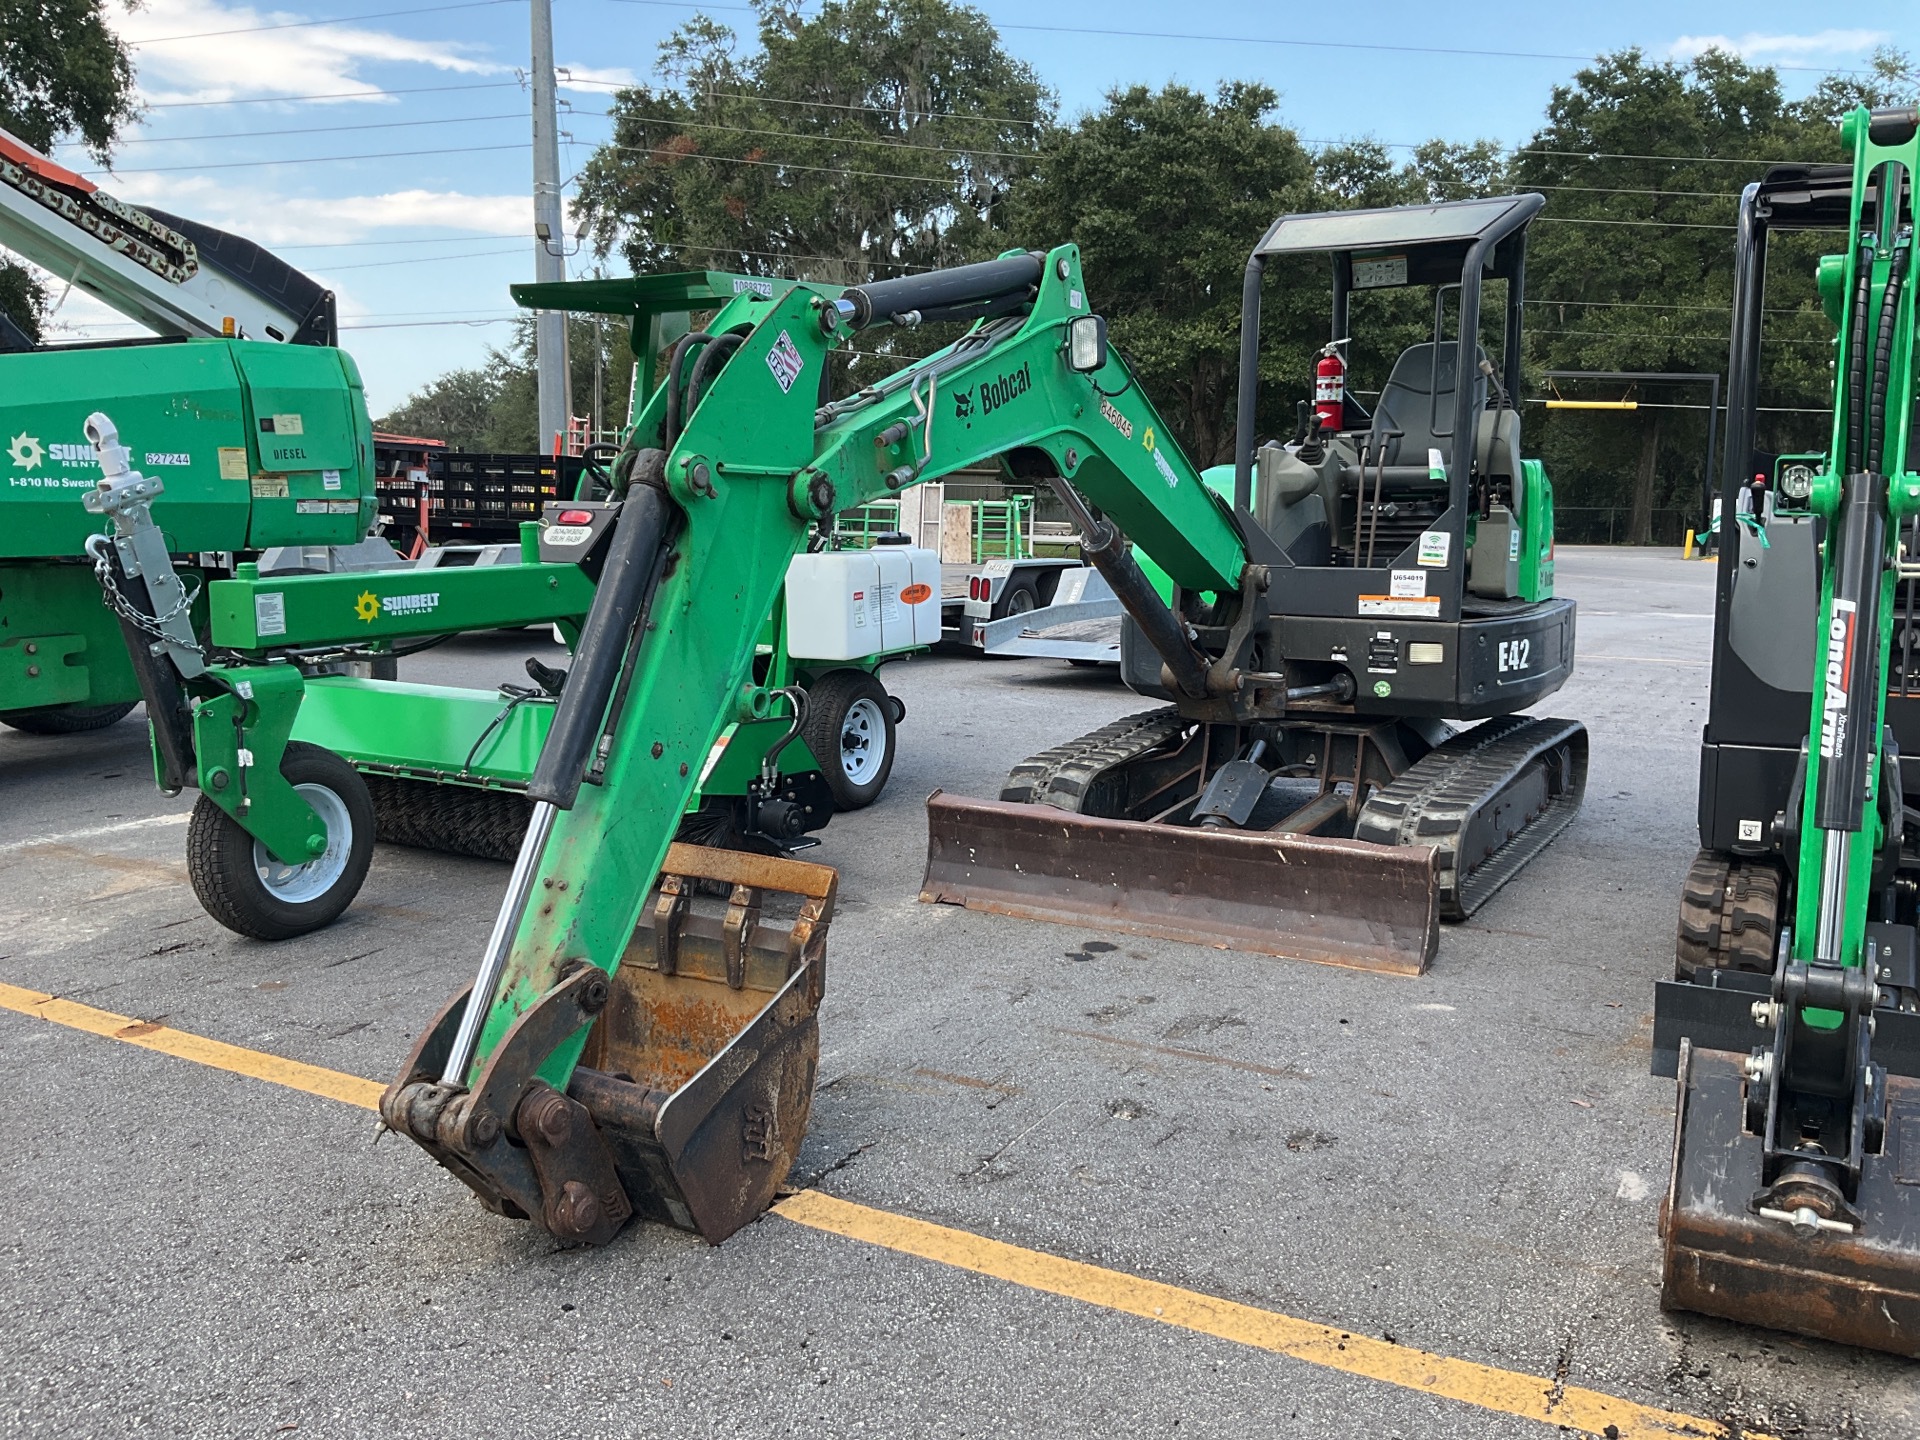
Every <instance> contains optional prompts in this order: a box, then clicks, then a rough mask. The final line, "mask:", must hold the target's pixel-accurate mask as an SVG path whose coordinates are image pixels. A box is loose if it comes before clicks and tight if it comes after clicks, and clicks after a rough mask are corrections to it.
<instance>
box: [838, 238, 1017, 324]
mask: <svg viewBox="0 0 1920 1440" xmlns="http://www.w3.org/2000/svg"><path fill="white" fill-rule="evenodd" d="M1045 262H1046V256H1045V255H1042V254H1041V253H1040V252H1039V251H1037V250H1033V251H1029V252H1027V253H1026V254H1025V255H1014V256H1011V257H1009V258H1008V259H1005V260H987V261H984V262H982V263H981V264H978V265H956V266H954V267H953V268H952V269H949V270H932V271H929V272H928V273H926V274H925V275H903V276H901V277H900V278H899V279H898V280H877V281H875V282H874V283H873V284H871V285H856V286H854V287H853V288H852V289H850V290H848V291H847V292H846V293H845V295H843V296H842V297H841V298H842V299H843V300H845V301H846V302H847V303H848V304H849V305H851V306H852V307H853V316H852V319H853V328H854V329H856V330H863V329H865V328H866V327H867V326H869V325H873V324H876V323H879V322H880V321H884V320H887V319H889V318H891V317H892V316H895V315H904V314H906V313H908V312H910V311H918V312H919V314H920V316H921V318H922V319H925V320H940V319H948V318H960V317H959V316H958V315H957V313H956V314H949V312H959V311H962V310H968V309H974V310H975V312H976V313H977V307H979V306H982V305H986V304H989V303H990V302H993V301H997V300H1006V299H1008V298H1019V297H1021V296H1024V295H1025V293H1026V292H1027V291H1029V290H1031V289H1033V287H1034V286H1036V285H1038V284H1039V283H1040V275H1041V266H1042V265H1043V264H1044V263H1045Z"/></svg>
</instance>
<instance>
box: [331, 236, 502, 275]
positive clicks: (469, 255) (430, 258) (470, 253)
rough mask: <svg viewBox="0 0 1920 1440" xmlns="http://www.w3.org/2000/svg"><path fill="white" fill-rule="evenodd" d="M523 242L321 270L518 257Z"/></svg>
mask: <svg viewBox="0 0 1920 1440" xmlns="http://www.w3.org/2000/svg"><path fill="white" fill-rule="evenodd" d="M529 248H531V247H529V246H528V245H527V244H526V243H525V242H516V243H515V244H513V245H510V246H509V245H496V246H495V247H494V248H493V249H491V250H463V251H461V252H460V253H459V254H457V255H413V256H409V257H408V258H407V259H405V260H360V261H356V262H355V263H353V264H351V265H326V266H323V267H321V268H323V269H324V270H325V271H326V272H327V274H329V275H331V274H333V273H334V272H335V271H337V270H380V269H384V268H386V267H387V266H390V265H438V264H440V263H441V262H442V261H445V260H474V259H478V258H479V257H481V256H483V255H518V254H520V253H521V252H522V251H523V250H526V249H529Z"/></svg>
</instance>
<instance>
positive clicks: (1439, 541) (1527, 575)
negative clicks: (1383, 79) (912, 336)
mask: <svg viewBox="0 0 1920 1440" xmlns="http://www.w3.org/2000/svg"><path fill="white" fill-rule="evenodd" d="M1542 203H1543V202H1542V201H1541V199H1540V197H1539V196H1537V195H1514V196H1504V197H1497V198H1493V199H1487V200H1472V201H1462V202H1459V203H1455V204H1446V205H1432V206H1420V207H1411V208H1401V209H1389V210H1370V211H1347V212H1341V213H1338V214H1331V215H1289V216H1283V217H1282V218H1281V219H1279V220H1278V221H1276V222H1275V223H1274V225H1273V226H1272V228H1271V229H1270V230H1269V231H1268V232H1267V234H1266V236H1265V238H1263V239H1262V240H1261V242H1260V244H1259V245H1258V247H1256V249H1255V251H1254V253H1253V256H1252V258H1251V259H1250V260H1249V262H1248V264H1247V272H1246V285H1245V291H1244V296H1243V309H1242V318H1241V361H1240V396H1239V427H1238V444H1237V452H1236V457H1235V462H1234V464H1233V466H1232V467H1222V468H1221V469H1220V470H1219V471H1210V472H1208V473H1207V475H1206V476H1205V477H1204V482H1205V484H1204V486H1203V485H1202V483H1201V480H1202V478H1203V477H1199V476H1196V475H1195V474H1194V472H1193V471H1192V469H1191V467H1190V466H1189V465H1188V463H1187V461H1186V459H1185V458H1184V457H1183V456H1182V455H1181V454H1180V453H1179V449H1178V447H1177V446H1176V445H1175V444H1174V443H1173V441H1172V440H1171V439H1170V438H1169V437H1168V436H1167V434H1166V432H1165V429H1164V427H1162V426H1160V425H1158V424H1156V423H1155V422H1154V421H1153V420H1152V418H1151V417H1150V416H1139V417H1136V416H1135V415H1134V414H1133V410H1134V408H1135V407H1133V406H1132V405H1130V404H1129V403H1128V401H1130V400H1131V398H1132V396H1133V394H1137V391H1131V392H1130V391H1129V385H1130V384H1131V381H1130V379H1129V378H1128V377H1127V376H1126V374H1125V372H1124V369H1123V367H1121V366H1120V364H1119V362H1118V361H1117V359H1116V360H1114V361H1113V362H1111V363H1110V364H1109V366H1108V372H1111V373H1110V374H1109V373H1102V374H1100V375H1098V376H1096V377H1095V383H1094V387H1093V388H1094V390H1095V391H1096V392H1097V394H1096V395H1094V396H1093V397H1091V398H1090V399H1089V401H1088V402H1087V403H1088V405H1089V407H1090V408H1097V410H1098V412H1099V415H1100V417H1101V419H1102V420H1103V421H1104V423H1105V424H1106V425H1107V426H1108V427H1110V430H1111V431H1112V432H1114V434H1113V435H1110V437H1109V438H1110V439H1111V438H1117V439H1118V440H1119V441H1120V442H1121V444H1120V448H1122V449H1124V450H1126V451H1127V452H1129V453H1131V454H1135V455H1138V456H1139V457H1140V458H1142V459H1144V460H1145V461H1147V462H1148V463H1150V464H1151V465H1152V466H1153V467H1154V471H1153V473H1157V474H1158V475H1159V476H1160V480H1161V484H1162V486H1163V487H1166V488H1171V489H1173V490H1175V491H1178V490H1180V489H1181V488H1182V487H1187V488H1190V489H1192V490H1196V491H1201V492H1202V493H1206V491H1207V489H1208V488H1211V489H1212V490H1213V491H1216V492H1217V496H1218V499H1219V501H1220V504H1219V505H1218V507H1217V509H1216V512H1215V513H1216V515H1217V516H1218V517H1219V519H1224V521H1225V524H1226V526H1227V527H1230V529H1231V532H1232V537H1231V538H1232V545H1233V547H1235V549H1236V550H1237V554H1236V557H1235V558H1238V559H1241V560H1242V562H1243V563H1241V564H1239V565H1226V566H1221V567H1219V568H1217V569H1215V570H1213V571H1212V572H1208V571H1206V570H1204V569H1202V570H1201V571H1200V573H1198V574H1196V573H1194V570H1193V567H1191V566H1190V565H1188V566H1183V565H1181V564H1180V563H1179V562H1180V560H1181V559H1182V558H1183V557H1182V556H1181V555H1180V552H1179V549H1178V548H1177V547H1176V546H1175V544H1174V542H1173V540H1172V537H1167V536H1165V535H1163V534H1160V533H1157V526H1156V525H1155V524H1153V523H1151V522H1150V521H1147V520H1142V519H1137V518H1135V513H1137V511H1138V509H1139V507H1140V500H1141V499H1142V498H1146V497H1137V496H1132V495H1119V496H1114V495H1109V494H1107V493H1105V492H1103V491H1100V490H1096V488H1095V487H1094V485H1093V484H1092V483H1090V480H1089V474H1090V470H1091V467H1089V468H1087V469H1083V471H1082V474H1081V476H1080V477H1079V478H1078V479H1077V480H1076V481H1075V483H1073V484H1068V483H1067V482H1066V481H1065V480H1064V479H1062V478H1060V475H1059V474H1057V473H1056V472H1055V471H1054V470H1053V469H1050V468H1049V467H1048V466H1046V465H1045V464H1028V463H1025V458H1026V457H1025V456H1024V455H1023V454H1022V453H1021V452H1017V451H1016V452H1015V454H1014V455H1013V456H1012V457H1011V458H1012V463H1013V468H1014V470H1015V473H1016V474H1026V475H1029V476H1030V477H1032V478H1035V479H1037V480H1044V481H1046V482H1047V483H1049V484H1050V485H1051V486H1052V487H1053V489H1054V490H1055V491H1056V493H1057V494H1058V496H1059V499H1060V501H1061V502H1062V504H1063V505H1064V506H1065V507H1066V509H1067V511H1068V513H1070V514H1071V515H1072V516H1073V517H1074V518H1075V520H1076V521H1077V522H1078V524H1079V527H1080V531H1081V536H1082V552H1083V554H1084V555H1085V556H1086V558H1087V560H1088V561H1089V562H1090V563H1091V564H1093V565H1094V566H1096V567H1098V568H1099V570H1100V571H1101V573H1102V575H1103V576H1104V578H1105V579H1106V580H1107V581H1108V583H1109V585H1110V587H1111V588H1112V590H1113V592H1114V593H1115V595H1116V596H1117V597H1118V598H1119V600H1120V602H1121V604H1122V606H1123V607H1124V608H1125V610H1126V612H1127V619H1126V621H1125V623H1124V628H1123V631H1122V647H1121V652H1122V663H1121V668H1122V673H1123V675H1124V677H1125V678H1126V680H1127V683H1128V684H1129V685H1130V686H1132V688H1133V689H1135V690H1137V691H1139V692H1140V693H1142V694H1144V695H1150V696H1153V697H1156V698H1158V699H1161V700H1165V701H1170V702H1171V703H1170V704H1169V705H1168V706H1167V707H1166V708H1164V709H1159V710H1150V711H1146V712H1144V713H1142V714H1139V715H1134V716H1130V717H1129V718H1127V719H1126V720H1123V721H1119V722H1117V723H1115V724H1112V725H1108V726H1106V727H1104V728H1102V729H1100V730H1097V731H1095V732H1093V733H1092V734H1090V735H1086V736H1083V737H1081V738H1080V739H1079V740H1076V741H1073V742H1071V743H1069V744H1065V745H1061V746H1058V747H1056V748H1054V749H1051V750H1048V751H1046V752H1044V753H1042V754H1040V755H1036V756H1034V757H1033V758H1031V759H1029V760H1027V761H1025V762H1024V763H1022V764H1021V765H1019V766H1017V767H1016V768H1015V769H1014V771H1013V773H1012V774H1011V775H1010V776H1009V777H1008V780H1007V783H1006V786H1005V787H1004V788H1003V789H1002V791H1001V793H1000V798H999V803H993V802H987V801H977V800H966V799H962V798H960V797H956V796H950V795H940V796H937V797H936V798H935V799H934V800H932V801H931V802H929V806H928V829H929V846H928V858H927V872H926V880H925V884H924V887H923V890H922V898H923V899H926V900H932V901H944V902H949V903H958V904H964V905H968V906H972V907H974V908H976V909H983V910H992V911H998V912H1001V913H1004V914H1011V915H1021V916H1027V917H1031V918H1036V919H1044V920H1057V921H1061V922H1064V923H1069V924H1075V925H1089V924H1092V925H1100V926H1106V927H1109V928H1113V929H1119V930H1125V931H1131V932H1135V933H1139V934H1147V935H1158V936H1164V937H1169V938H1174V939H1182V940H1192V941H1197V942H1199V943H1202V944H1212V945H1218V946H1222V947H1225V948H1230V949H1237V950H1252V951H1257V952H1261V953H1266V954H1271V955H1282V956H1289V957H1293V958H1298V959H1306V960H1321V961H1329V962H1333V963H1336V964H1343V965H1354V966H1362V967H1366V968H1373V969H1384V970H1394V971H1401V972H1408V973H1417V972H1419V971H1421V970H1423V969H1425V968H1426V966H1427V964H1428V962H1429V961H1430V960H1431V959H1432V958H1433V954H1434V950H1435V947H1436V945H1437V944H1438V938H1439V927H1438V923H1437V922H1438V921H1439V920H1440V919H1443V918H1444V919H1450V920H1458V919H1463V918H1464V917H1465V916H1467V915H1469V914H1471V913H1472V912H1473V910H1474V909H1476V908H1477V907H1478V906H1479V905H1480V904H1482V903H1483V902H1484V901H1485V900H1486V899H1487V897H1488V896H1490V895H1491V894H1493V893H1494V892H1495V891H1496V890H1497V889H1498V888H1499V887H1500V886H1501V885H1503V884H1504V883H1505V882H1506V881H1507V880H1508V879H1510V878H1511V877H1512V876H1513V874H1514V873H1515V872H1516V871H1517V870H1518V869H1519V868H1520V867H1521V866H1522V865H1524V864H1525V863H1526V861H1527V860H1528V859H1530V858H1531V857H1532V856H1534V855H1535V854H1537V853H1539V851H1540V850H1541V849H1542V848H1543V847H1544V846H1545V845H1546V844H1547V843H1548V842H1549V841H1550V840H1551V839H1552V838H1553V837H1554V836H1555V835H1556V834H1558V833H1559V832H1560V830H1561V829H1562V828H1564V827H1565V826H1566V825H1567V824H1568V823H1569V822H1570V821H1571V820H1572V818H1573V815H1574V813H1575V811H1576V810H1577V809H1578V807H1579V804H1580V797H1581V792H1582V790H1583V788H1584V785H1585V780H1586V767H1587V737H1586V730H1585V728H1584V727H1583V726H1581V725H1580V724H1578V723H1577V722H1574V721H1569V720H1552V719H1535V718H1531V717H1528V716H1522V715H1519V714H1517V713H1516V712H1518V711H1521V710H1524V709H1526V708H1528V707H1530V706H1532V705H1535V704H1537V703H1538V702H1539V701H1541V700H1543V699H1545V698H1546V697H1547V696H1548V695H1550V694H1552V693H1553V692H1554V691H1555V690H1557V689H1559V688H1560V686H1561V685H1562V684H1563V683H1565V681H1566V679H1567V677H1568V675H1569V674H1571V672H1572V668H1573V651H1574V607H1573V602H1572V601H1570V600H1564V599H1558V598H1556V597H1555V595H1554V591H1553V491H1552V487H1551V486H1550V485H1549V484H1548V481H1547V477H1546V473H1545V471H1544V469H1543V468H1542V467H1541V465H1540V464H1539V462H1537V461H1533V460H1523V459H1522V458H1521V455H1520V444H1519V441H1520V417H1519V412H1518V411H1517V409H1515V407H1514V403H1513V397H1514V396H1515V395H1516V394H1518V391H1519V385H1520V339H1521V317H1522V302H1523V296H1524V275H1525V253H1526V252H1525V245H1526V233H1527V226H1528V224H1529V223H1530V222H1531V220H1532V219H1533V217H1534V216H1535V215H1536V214H1537V213H1538V212H1539V210H1540V208H1541V205H1542ZM1316 254H1317V255H1324V256H1329V257H1330V258H1331V261H1332V274H1333V309H1332V319H1333V325H1332V328H1333V335H1334V337H1335V339H1334V341H1333V343H1331V344H1330V345H1328V346H1327V348H1326V350H1325V351H1324V352H1323V353H1322V356H1321V359H1320V361H1319V364H1318V367H1317V375H1316V402H1317V403H1316V405H1315V406H1314V408H1312V409H1311V410H1309V407H1308V406H1307V404H1306V402H1304V401H1302V402H1301V403H1300V405H1299V415H1298V429H1297V430H1296V433H1295V435H1294V437H1293V439H1292V441H1291V442H1289V443H1285V444H1282V443H1280V442H1277V441H1267V442H1265V443H1258V437H1259V431H1260V424H1259V419H1258V417H1259V416H1260V414H1261V413H1262V406H1263V403H1265V404H1266V405H1268V406H1269V407H1271V405H1272V401H1271V400H1268V401H1265V402H1263V397H1262V394H1261V381H1260V353H1259V336H1260V307H1261V291H1262V281H1263V278H1264V275H1265V272H1266V269H1267V267H1268V265H1269V264H1270V263H1274V262H1279V263H1280V264H1289V262H1291V261H1292V260H1293V258H1294V257H1304V256H1308V255H1316ZM1290 273H1291V272H1290ZM1483 282H1490V283H1491V284H1493V285H1495V286H1497V287H1499V288H1500V289H1501V290H1502V291H1504V301H1505V327H1504V333H1505V353H1504V355H1503V356H1502V363H1501V365H1499V366H1497V367H1496V366H1495V364H1494V363H1493V362H1492V361H1491V360H1490V359H1489V358H1488V357H1487V355H1486V354H1485V353H1484V352H1483V351H1482V349H1481V347H1480V346H1479V345H1478V344H1477V343H1476V342H1475V340H1474V338H1473V337H1475V336H1476V335H1478V334H1479V333H1480V330H1481V324H1480V310H1481V298H1482V289H1483ZM1408 287H1419V288H1420V289H1421V290H1422V291H1424V292H1430V295H1431V306H1432V308H1431V314H1432V316H1433V322H1432V329H1431V339H1430V340H1427V341H1425V342H1423V343H1420V344H1415V345H1412V346H1410V347H1408V348H1407V349H1406V350H1404V351H1403V352H1402V353H1401V354H1400V355H1399V357H1398V359H1397V360H1395V361H1394V362H1393V364H1392V366H1391V369H1390V371H1389V372H1388V374H1387V376H1386V381H1385V387H1384V389H1383V390H1382V391H1381V393H1380V397H1379V400H1378V401H1377V403H1376V404H1375V406H1374V409H1373V413H1372V414H1368V413H1367V412H1366V411H1365V410H1364V409H1363V408H1362V407H1361V406H1360V404H1359V402H1358V401H1357V400H1356V399H1354V398H1352V397H1351V396H1350V395H1348V394H1347V392H1346V389H1345V361H1344V359H1343V357H1342V352H1343V351H1344V350H1345V349H1346V347H1347V346H1348V344H1349V341H1348V339H1347V338H1346V337H1349V336H1351V335H1352V334H1354V333H1356V332H1355V330H1354V329H1353V327H1352V326H1351V324H1350V320H1351V319H1353V318H1354V316H1353V312H1354V311H1355V309H1356V307H1355V305H1354V303H1353V302H1354V298H1355V296H1356V295H1358V296H1361V297H1362V300H1363V303H1362V304H1361V305H1360V306H1359V307H1357V308H1358V309H1359V311H1360V312H1361V315H1362V317H1363V318H1364V317H1371V318H1373V319H1376V320H1383V312H1384V313H1385V314H1393V313H1395V310H1396V302H1399V304H1398V308H1400V309H1404V299H1405V298H1406V297H1405V296H1404V295H1400V294H1398V293H1393V292H1403V291H1405V290H1406V289H1407V288H1408ZM1370 292H1389V293H1388V295H1387V298H1386V300H1385V301H1384V302H1382V301H1381V300H1379V299H1378V298H1377V297H1373V296H1372V295H1371V293H1370ZM1453 297H1457V305H1454V306H1453V307H1452V308H1451V312H1450V310H1449V305H1448V301H1449V300H1450V299H1451V298H1453ZM945 389H946V387H944V386H943V392H944V390H945ZM1123 397H1124V398H1123ZM968 399H969V397H968V396H967V395H965V394H962V395H961V396H960V401H962V402H965V401H967V400H968ZM1096 402H1097V405H1096ZM1149 488H1152V487H1151V485H1149ZM1083 497H1084V498H1083ZM1088 501H1092V502H1094V503H1095V504H1097V505H1098V506H1099V507H1100V508H1101V510H1102V511H1103V513H1101V514H1095V513H1093V511H1092V510H1091V509H1090V508H1089V505H1088V503H1087V502H1088ZM1130 512H1135V513H1130ZM1116 522H1117V523H1116ZM1214 523H1216V524H1218V523H1219V520H1218V519H1216V520H1215V521H1214ZM1123 531H1124V534H1125V538H1126V539H1131V540H1132V541H1133V542H1134V544H1135V545H1136V546H1137V547H1138V550H1139V552H1141V554H1142V556H1143V557H1144V558H1141V559H1138V560H1136V558H1135V556H1134V555H1133V554H1131V553H1129V551H1128V549H1127V546H1126V544H1125V543H1124V540H1123V533H1122V532H1123ZM1459 721H1466V722H1479V723H1477V724H1473V725H1472V726H1471V728H1468V729H1464V730H1462V731H1460V732H1459V733H1455V730H1454V728H1453V726H1452V725H1451V724H1450V723H1449V722H1459Z"/></svg>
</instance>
